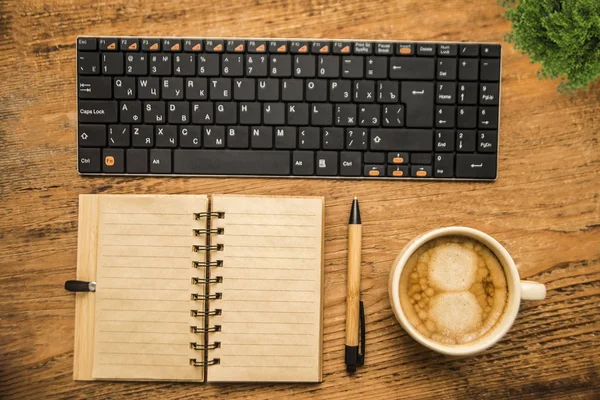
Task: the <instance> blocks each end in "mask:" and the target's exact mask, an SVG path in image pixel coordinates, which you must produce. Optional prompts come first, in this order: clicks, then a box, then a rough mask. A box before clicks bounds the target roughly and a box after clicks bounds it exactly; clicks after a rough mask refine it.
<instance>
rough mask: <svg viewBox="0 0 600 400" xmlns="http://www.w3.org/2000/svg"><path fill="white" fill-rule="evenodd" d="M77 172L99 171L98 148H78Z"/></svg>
mask: <svg viewBox="0 0 600 400" xmlns="http://www.w3.org/2000/svg"><path fill="white" fill-rule="evenodd" d="M78 166H79V172H82V173H85V172H100V170H101V167H100V149H79V154H78Z"/></svg>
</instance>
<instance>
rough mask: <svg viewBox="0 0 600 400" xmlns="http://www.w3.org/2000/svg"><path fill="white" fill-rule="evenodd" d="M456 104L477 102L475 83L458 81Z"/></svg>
mask: <svg viewBox="0 0 600 400" xmlns="http://www.w3.org/2000/svg"><path fill="white" fill-rule="evenodd" d="M458 104H477V84H476V83H474V82H460V83H459V85H458Z"/></svg>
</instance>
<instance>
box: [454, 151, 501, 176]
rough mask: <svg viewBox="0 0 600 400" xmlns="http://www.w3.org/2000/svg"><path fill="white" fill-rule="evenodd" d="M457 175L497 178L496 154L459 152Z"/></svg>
mask: <svg viewBox="0 0 600 400" xmlns="http://www.w3.org/2000/svg"><path fill="white" fill-rule="evenodd" d="M456 177H457V178H480V179H496V155H495V154H457V155H456Z"/></svg>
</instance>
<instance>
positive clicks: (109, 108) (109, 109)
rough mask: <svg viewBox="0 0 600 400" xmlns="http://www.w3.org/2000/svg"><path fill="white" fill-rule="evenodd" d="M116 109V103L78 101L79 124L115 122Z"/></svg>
mask: <svg viewBox="0 0 600 400" xmlns="http://www.w3.org/2000/svg"><path fill="white" fill-rule="evenodd" d="M117 108H118V107H117V102H116V101H95V100H80V101H79V123H82V124H85V123H100V124H106V123H111V122H117V115H118V111H117Z"/></svg>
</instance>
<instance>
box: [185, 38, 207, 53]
mask: <svg viewBox="0 0 600 400" xmlns="http://www.w3.org/2000/svg"><path fill="white" fill-rule="evenodd" d="M183 51H189V52H198V51H202V40H199V39H186V40H184V41H183Z"/></svg>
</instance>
